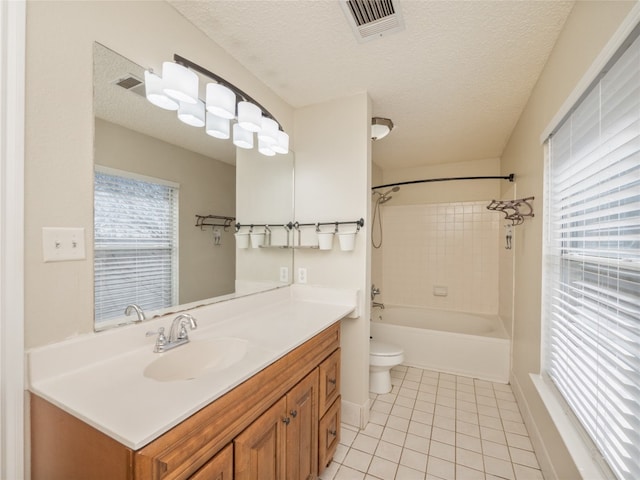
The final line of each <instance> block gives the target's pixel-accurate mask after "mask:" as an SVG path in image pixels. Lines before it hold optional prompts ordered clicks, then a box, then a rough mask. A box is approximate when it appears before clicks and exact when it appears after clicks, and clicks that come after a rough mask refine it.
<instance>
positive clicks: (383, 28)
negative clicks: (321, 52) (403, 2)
mask: <svg viewBox="0 0 640 480" xmlns="http://www.w3.org/2000/svg"><path fill="white" fill-rule="evenodd" d="M340 6H341V7H342V9H343V10H344V13H345V15H346V16H347V20H348V21H349V24H350V25H351V29H352V30H353V32H354V34H355V36H356V39H357V40H358V41H359V42H367V41H369V40H374V39H376V38H380V37H382V36H384V35H389V34H391V33H395V32H399V31H401V30H404V20H403V18H402V14H401V13H400V10H399V8H398V7H396V6H395V5H394V4H393V2H392V1H391V0H343V1H341V2H340Z"/></svg>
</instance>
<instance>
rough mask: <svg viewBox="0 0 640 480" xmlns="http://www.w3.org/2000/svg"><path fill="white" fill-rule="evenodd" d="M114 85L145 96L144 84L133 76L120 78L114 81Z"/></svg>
mask: <svg viewBox="0 0 640 480" xmlns="http://www.w3.org/2000/svg"><path fill="white" fill-rule="evenodd" d="M113 83H115V84H116V85H118V86H119V87H122V88H124V89H125V90H129V91H130V92H133V93H137V94H138V95H141V96H143V97H144V96H145V90H144V83H143V82H142V80H140V79H139V78H138V77H136V76H135V75H133V74H131V73H130V74H128V75H127V76H126V77H122V78H119V79H117V80H116V81H114V82H113Z"/></svg>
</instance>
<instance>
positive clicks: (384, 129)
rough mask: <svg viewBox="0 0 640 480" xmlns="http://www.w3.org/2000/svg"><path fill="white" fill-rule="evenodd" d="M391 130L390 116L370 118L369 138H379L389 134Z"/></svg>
mask: <svg viewBox="0 0 640 480" xmlns="http://www.w3.org/2000/svg"><path fill="white" fill-rule="evenodd" d="M391 130H393V122H392V121H391V119H390V118H382V117H373V118H372V119H371V140H380V139H381V138H384V137H386V136H387V135H389V132H391Z"/></svg>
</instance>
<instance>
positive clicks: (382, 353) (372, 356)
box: [369, 340, 404, 393]
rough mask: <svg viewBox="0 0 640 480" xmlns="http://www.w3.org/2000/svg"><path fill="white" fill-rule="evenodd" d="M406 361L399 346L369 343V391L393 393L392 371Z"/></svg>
mask: <svg viewBox="0 0 640 480" xmlns="http://www.w3.org/2000/svg"><path fill="white" fill-rule="evenodd" d="M403 361H404V350H402V348H400V347H398V346H397V345H391V344H388V343H382V342H378V341H376V340H370V341H369V391H370V392H371V393H389V392H390V391H391V369H392V368H393V367H395V366H398V365H400V364H401V363H402V362H403Z"/></svg>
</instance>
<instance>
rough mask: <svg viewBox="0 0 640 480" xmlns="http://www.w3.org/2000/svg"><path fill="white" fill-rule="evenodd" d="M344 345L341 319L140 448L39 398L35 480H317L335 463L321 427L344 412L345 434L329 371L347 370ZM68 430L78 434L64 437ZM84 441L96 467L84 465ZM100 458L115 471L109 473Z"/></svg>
mask: <svg viewBox="0 0 640 480" xmlns="http://www.w3.org/2000/svg"><path fill="white" fill-rule="evenodd" d="M339 346H340V328H339V324H338V323H336V324H334V325H332V326H330V327H328V328H327V329H325V330H324V331H322V332H320V333H319V334H317V335H316V336H314V337H313V338H311V339H310V340H308V341H307V342H305V343H304V344H303V345H301V346H300V347H298V348H296V349H294V350H293V351H291V352H289V353H288V354H286V355H285V356H283V357H282V358H280V359H279V360H277V361H275V362H274V363H272V364H271V365H269V366H268V367H266V368H264V369H263V370H261V371H260V372H258V373H256V374H255V375H254V376H252V377H251V378H249V379H248V380H246V381H245V382H243V383H241V384H240V385H238V386H237V387H235V388H234V389H232V390H230V391H229V392H228V393H226V394H225V395H223V396H221V397H219V398H218V399H216V400H214V401H213V402H212V403H210V404H209V405H207V406H206V407H204V408H202V409H201V410H200V411H198V412H196V413H195V414H193V415H192V416H190V417H189V418H187V419H185V420H184V421H182V422H181V423H180V424H178V425H177V426H175V427H174V428H172V429H171V430H169V431H168V432H166V433H165V434H163V435H162V436H160V437H158V438H157V439H156V440H154V441H153V442H151V443H149V444H148V445H146V446H145V447H143V448H141V449H139V450H136V451H133V450H131V449H128V448H127V447H124V446H123V445H121V444H119V443H118V442H116V441H115V440H113V439H111V438H110V437H107V436H106V435H104V434H103V433H101V432H99V431H97V430H96V429H94V428H93V427H91V426H89V425H87V424H85V423H84V422H82V421H80V420H78V419H77V418H75V417H73V416H72V415H70V414H68V413H66V412H64V411H62V410H61V409H59V408H58V407H55V406H54V405H52V404H50V403H49V402H47V401H45V400H43V399H40V398H39V397H37V396H36V395H34V394H32V395H31V396H32V403H31V415H32V419H36V421H33V420H32V428H31V438H32V445H33V449H32V455H31V463H32V472H33V475H32V478H33V480H40V479H46V480H54V479H58V478H59V479H64V480H73V479H83V480H84V479H88V478H91V479H92V480H94V479H99V478H105V479H108V480H156V479H157V480H160V479H163V480H174V479H176V480H178V479H179V480H182V479H192V480H205V479H206V480H212V479H213V480H229V479H232V478H236V479H247V478H251V479H253V478H255V479H260V480H268V479H271V478H273V479H274V480H283V479H286V480H300V479H315V478H316V476H317V475H318V474H319V473H320V472H319V470H320V469H324V466H326V465H319V464H318V462H319V460H320V459H322V461H323V462H324V461H326V459H327V454H326V453H323V454H320V453H319V448H318V446H319V444H321V443H322V442H323V440H322V438H323V434H322V432H321V431H320V430H319V424H322V422H323V420H322V419H323V418H324V419H325V420H324V422H325V423H327V419H328V418H329V417H327V415H328V414H330V413H331V412H332V408H334V409H335V408H338V416H335V414H332V415H334V416H333V417H332V418H335V419H337V421H338V423H337V424H335V423H334V424H331V426H330V427H327V428H332V431H335V432H336V438H337V436H338V435H339V402H340V399H339V377H335V376H333V375H332V374H331V373H329V374H326V375H325V373H323V372H336V371H337V372H338V374H339V363H340V357H339ZM336 352H337V356H335V353H336ZM336 358H337V360H336ZM336 361H337V364H335V362H336ZM327 362H328V363H327ZM332 362H333V363H332ZM322 365H324V367H322ZM324 377H326V379H328V380H323V378H324ZM329 380H331V381H329ZM333 380H335V382H336V383H335V385H334V383H333ZM323 382H324V383H326V382H328V384H326V385H325V386H324V387H323V386H322V385H323ZM334 387H335V388H334ZM333 390H335V393H334V392H333ZM329 391H331V392H329ZM323 392H324V393H323ZM323 396H324V398H325V401H324V403H323V400H322V397H323ZM334 397H335V400H334V401H333V403H332V404H331V405H326V408H325V407H323V405H325V404H326V399H327V398H329V399H331V398H334ZM336 402H337V403H336ZM292 412H295V415H293V413H292ZM52 418H53V419H54V420H55V421H51V419H52ZM67 424H70V425H72V426H73V428H72V429H71V430H70V432H72V435H66V436H64V435H59V434H60V432H61V431H66V430H67V428H66V426H67ZM333 426H335V428H333ZM95 439H98V440H99V442H98V441H96V440H95ZM325 443H326V442H325ZM80 444H81V445H83V446H84V450H85V451H84V453H85V454H86V458H87V460H88V461H86V462H85V461H79V460H80V459H79V458H78V453H77V450H76V449H77V448H78V445H80ZM105 444H107V445H109V446H111V445H113V446H114V448H111V449H105V448H103V447H104V445H105ZM325 450H327V451H330V448H329V447H325ZM334 450H335V449H334ZM332 455H333V453H331V456H332ZM328 458H329V459H330V457H328ZM91 459H99V461H100V464H102V465H108V466H109V473H108V474H106V475H107V476H105V475H100V474H99V473H100V467H99V466H93V467H92V461H91ZM319 467H320V468H319ZM52 472H55V475H52V474H51V473H52ZM96 472H98V473H96ZM96 475H97V476H96Z"/></svg>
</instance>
